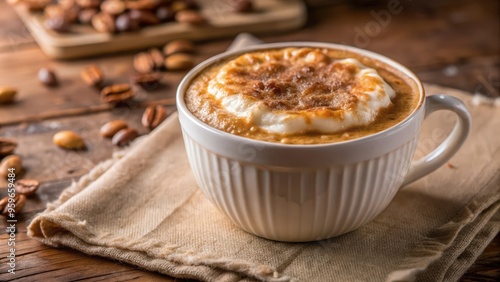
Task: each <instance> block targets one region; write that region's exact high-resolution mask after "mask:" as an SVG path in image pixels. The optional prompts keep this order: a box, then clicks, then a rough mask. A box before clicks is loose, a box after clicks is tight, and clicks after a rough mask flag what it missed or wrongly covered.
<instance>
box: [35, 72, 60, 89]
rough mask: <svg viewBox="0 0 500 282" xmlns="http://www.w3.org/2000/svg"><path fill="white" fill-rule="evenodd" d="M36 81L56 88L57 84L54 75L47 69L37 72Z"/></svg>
mask: <svg viewBox="0 0 500 282" xmlns="http://www.w3.org/2000/svg"><path fill="white" fill-rule="evenodd" d="M38 80H40V82H41V83H43V84H44V85H46V86H56V85H57V84H59V81H58V79H57V76H56V73H55V72H54V71H53V70H51V69H49V68H41V69H40V70H39V71H38Z"/></svg>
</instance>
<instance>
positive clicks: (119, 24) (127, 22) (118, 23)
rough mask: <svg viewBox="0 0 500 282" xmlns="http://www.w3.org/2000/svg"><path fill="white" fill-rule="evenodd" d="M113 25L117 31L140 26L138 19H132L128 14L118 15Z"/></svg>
mask: <svg viewBox="0 0 500 282" xmlns="http://www.w3.org/2000/svg"><path fill="white" fill-rule="evenodd" d="M115 27H116V30H117V31H120V32H125V31H135V30H138V29H139V28H140V25H139V21H138V20H135V19H132V18H131V17H130V15H129V14H122V15H119V16H118V17H117V18H116V20H115Z"/></svg>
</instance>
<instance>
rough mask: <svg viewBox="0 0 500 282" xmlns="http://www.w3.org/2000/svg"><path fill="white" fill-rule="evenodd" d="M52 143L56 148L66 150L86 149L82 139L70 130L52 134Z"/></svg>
mask: <svg viewBox="0 0 500 282" xmlns="http://www.w3.org/2000/svg"><path fill="white" fill-rule="evenodd" d="M52 141H53V142H54V144H56V145H57V146H59V147H61V148H63V149H67V150H81V149H85V148H86V145H85V141H84V140H83V138H82V137H81V136H80V135H78V134H77V133H75V132H73V131H71V130H64V131H60V132H57V133H56V134H54V137H53V138H52Z"/></svg>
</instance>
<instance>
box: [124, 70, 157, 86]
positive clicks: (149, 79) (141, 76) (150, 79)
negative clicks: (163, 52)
mask: <svg viewBox="0 0 500 282" xmlns="http://www.w3.org/2000/svg"><path fill="white" fill-rule="evenodd" d="M130 80H131V81H132V82H133V83H134V84H137V85H140V86H141V87H142V88H144V89H146V90H152V89H153V88H155V87H156V86H157V85H158V82H159V81H160V75H159V74H158V73H154V72H151V73H137V74H135V75H132V76H131V77H130Z"/></svg>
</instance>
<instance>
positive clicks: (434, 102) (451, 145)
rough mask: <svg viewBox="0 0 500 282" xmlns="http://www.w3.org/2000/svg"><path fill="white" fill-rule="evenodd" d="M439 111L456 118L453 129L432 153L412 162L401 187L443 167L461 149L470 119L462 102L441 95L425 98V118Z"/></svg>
mask: <svg viewBox="0 0 500 282" xmlns="http://www.w3.org/2000/svg"><path fill="white" fill-rule="evenodd" d="M439 110H449V111H452V112H454V113H455V114H456V115H457V116H458V120H457V122H456V124H455V127H454V128H453V130H452V131H451V133H450V134H449V135H448V137H446V139H445V140H444V141H443V142H442V143H441V144H439V146H438V147H437V148H436V149H434V151H432V152H431V153H429V154H428V155H426V156H425V157H423V158H421V159H419V160H416V161H413V162H412V164H411V166H410V170H409V171H408V173H407V174H406V177H405V179H404V181H403V184H402V186H401V187H403V186H405V185H407V184H410V183H412V182H413V181H415V180H417V179H419V178H421V177H423V176H425V175H427V174H429V173H431V172H432V171H434V170H435V169H437V168H438V167H440V166H441V165H443V164H444V163H445V162H446V161H448V160H449V159H450V158H451V157H452V156H453V155H454V154H455V153H456V152H457V151H458V149H460V147H462V145H463V144H464V142H465V140H466V139H467V136H468V135H469V131H470V126H471V118H470V114H469V112H468V111H467V108H466V107H465V104H464V103H463V102H462V101H460V100H459V99H457V98H455V97H452V96H448V95H443V94H438V95H431V96H428V97H426V101H425V118H427V117H428V116H429V115H430V114H431V113H433V112H436V111H439Z"/></svg>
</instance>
